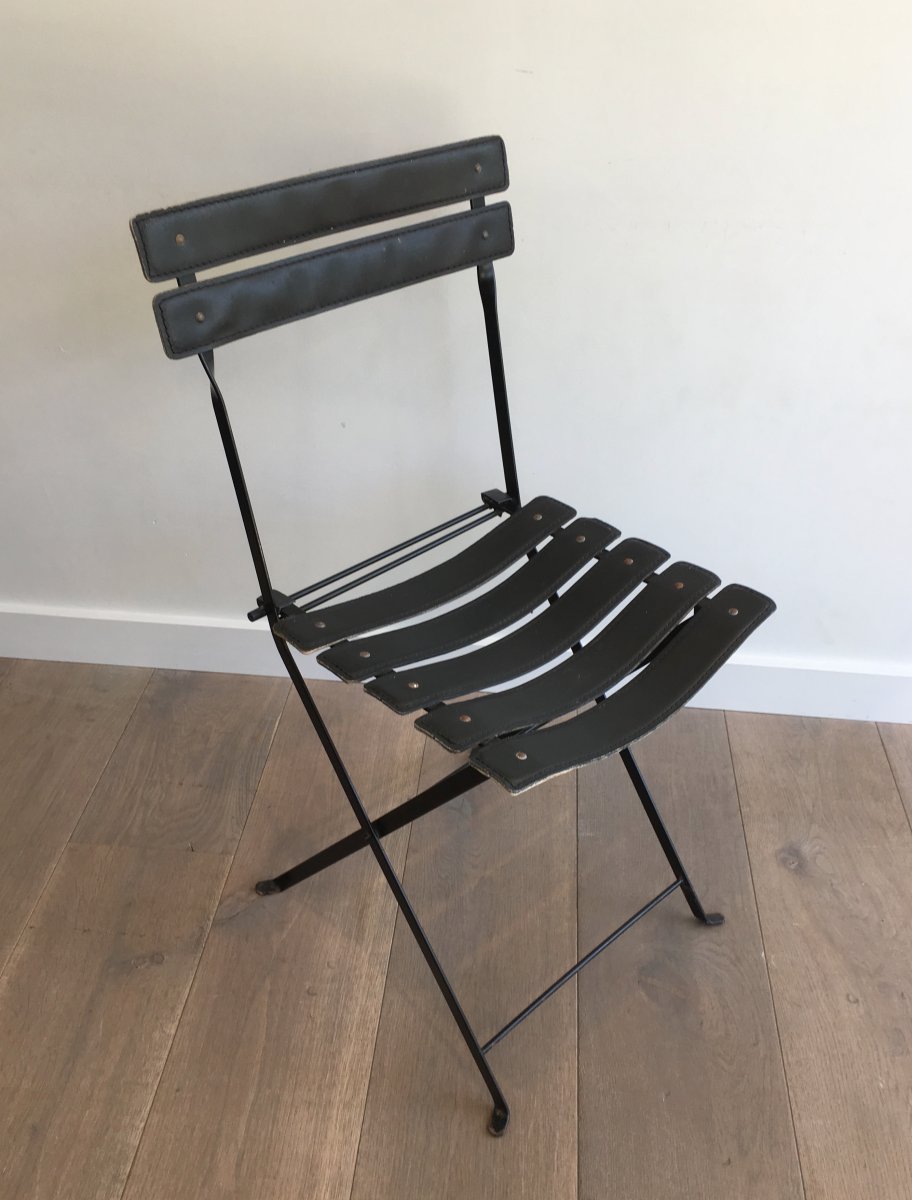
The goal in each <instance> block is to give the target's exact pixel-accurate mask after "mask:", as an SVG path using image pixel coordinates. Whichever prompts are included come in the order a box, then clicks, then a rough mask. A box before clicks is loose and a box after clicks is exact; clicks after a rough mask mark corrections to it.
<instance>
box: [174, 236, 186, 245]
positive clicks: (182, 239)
mask: <svg viewBox="0 0 912 1200" xmlns="http://www.w3.org/2000/svg"><path fill="white" fill-rule="evenodd" d="M174 240H175V241H176V242H177V244H178V246H183V244H184V242H185V241H186V240H187V239H186V238H185V237H184V235H183V234H182V233H178V234H175V236H174Z"/></svg>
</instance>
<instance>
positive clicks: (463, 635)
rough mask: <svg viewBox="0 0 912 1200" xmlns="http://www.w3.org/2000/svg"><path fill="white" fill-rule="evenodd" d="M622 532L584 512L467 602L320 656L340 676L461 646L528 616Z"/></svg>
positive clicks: (373, 671)
mask: <svg viewBox="0 0 912 1200" xmlns="http://www.w3.org/2000/svg"><path fill="white" fill-rule="evenodd" d="M618 536H619V531H618V530H617V529H614V528H612V526H611V525H606V524H605V522H604V521H597V520H594V519H593V518H592V517H582V518H581V519H580V520H578V521H574V522H573V524H572V525H568V526H567V528H566V529H559V530H558V531H557V533H556V534H555V535H554V537H553V538H552V540H551V541H550V542H548V543H547V544H546V545H545V546H543V547H542V548H541V550H540V551H539V552H538V554H536V555H535V556H534V557H533V558H532V559H530V560H529V562H527V563H526V564H525V566H522V567H520V568H519V569H518V570H517V571H515V572H514V573H513V574H512V575H511V576H510V577H509V578H508V579H505V580H504V581H503V582H502V583H500V584H498V585H497V587H494V588H492V589H491V590H490V591H488V592H485V593H484V595H482V596H479V597H477V598H476V599H475V600H471V601H470V602H469V603H468V604H464V605H462V606H461V607H460V608H456V609H453V610H452V611H450V612H446V613H442V614H441V615H440V616H439V617H431V618H430V620H426V621H422V622H421V623H420V624H417V625H407V626H406V627H405V628H404V629H393V630H391V631H390V632H389V633H380V634H374V635H368V636H367V637H365V638H360V639H358V640H356V641H351V642H339V643H338V644H337V645H335V646H333V647H331V649H329V650H324V651H323V653H322V654H321V655H320V656H319V657H318V659H317V662H318V663H320V664H321V666H324V667H327V668H328V669H329V670H330V671H332V672H334V674H336V675H338V676H339V678H340V679H347V680H354V679H369V678H370V677H371V676H372V675H379V674H381V673H382V672H383V671H389V670H390V669H391V668H393V667H398V666H401V665H403V664H404V663H410V662H421V661H422V660H423V659H426V658H434V657H435V656H437V655H439V654H448V653H449V652H450V651H452V650H460V649H461V648H462V647H463V646H468V645H470V644H471V643H472V642H478V641H481V639H482V638H486V637H489V636H490V635H491V634H492V633H497V632H498V631H499V630H501V629H505V628H506V627H507V626H508V625H512V624H513V623H514V622H516V621H518V620H520V618H521V617H526V616H528V615H529V613H531V612H532V611H533V610H534V609H536V608H537V607H538V606H539V605H540V604H543V603H544V601H545V600H547V599H548V597H549V596H551V595H553V594H554V592H556V591H557V589H558V588H560V587H563V585H564V584H565V583H566V582H567V580H568V579H571V578H572V577H573V576H574V575H575V574H576V573H577V571H579V570H581V569H582V568H583V567H584V566H585V564H586V563H587V562H588V561H589V560H590V559H592V558H594V557H595V555H596V554H598V553H599V551H600V550H604V548H605V547H606V546H607V545H608V544H609V542H613V541H614V540H615V538H616V537H618Z"/></svg>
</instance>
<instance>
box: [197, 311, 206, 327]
mask: <svg viewBox="0 0 912 1200" xmlns="http://www.w3.org/2000/svg"><path fill="white" fill-rule="evenodd" d="M196 319H197V321H199V323H200V324H201V325H202V323H203V321H205V319H206V314H205V313H204V312H198V313H197V314H196Z"/></svg>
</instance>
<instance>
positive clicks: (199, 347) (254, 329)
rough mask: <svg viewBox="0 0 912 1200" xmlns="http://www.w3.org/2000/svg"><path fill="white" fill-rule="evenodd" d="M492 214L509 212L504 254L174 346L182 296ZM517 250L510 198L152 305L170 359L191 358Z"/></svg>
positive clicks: (223, 278) (197, 287) (173, 293)
mask: <svg viewBox="0 0 912 1200" xmlns="http://www.w3.org/2000/svg"><path fill="white" fill-rule="evenodd" d="M492 213H493V214H500V213H503V214H505V216H506V218H507V232H508V235H509V236H508V245H509V249H507V250H505V251H503V253H501V254H496V255H492V254H491V253H490V251H489V252H488V253H487V254H485V253H479V254H478V255H477V256H474V255H473V256H472V257H471V258H469V259H467V260H466V261H465V262H462V263H459V264H458V265H457V266H454V267H444V268H442V269H441V270H436V271H430V272H424V273H422V274H417V275H413V276H410V277H409V278H407V279H403V280H399V281H397V282H396V283H393V284H390V285H389V286H387V287H382V288H378V289H377V290H375V291H369V292H364V293H362V294H361V295H358V296H353V297H352V298H351V299H350V300H339V301H335V302H334V303H332V304H321V305H318V306H316V307H311V308H309V309H307V308H305V309H301V310H299V311H298V312H296V313H294V314H293V315H292V316H289V317H286V318H284V319H283V320H280V321H273V320H270V321H264V322H261V323H259V324H257V325H253V326H250V327H249V328H246V329H243V330H241V331H240V332H238V333H233V334H230V335H226V336H225V337H221V338H218V339H216V340H213V341H208V342H199V343H198V344H194V345H193V346H191V347H190V349H187V350H182V349H176V348H175V346H174V342H173V340H172V337H171V330H170V329H169V327H168V318H167V316H166V314H165V307H166V306H167V305H168V304H169V303H170V302H172V301H174V300H176V299H177V298H178V297H180V298H183V297H185V296H188V295H198V294H202V295H207V294H208V293H210V292H211V291H212V290H213V289H215V288H218V287H219V286H221V285H223V284H225V283H232V282H234V281H235V280H239V279H252V278H254V277H256V276H257V275H267V274H272V273H279V272H281V271H283V270H287V269H288V268H289V267H291V266H294V265H297V264H298V263H303V262H315V261H316V260H317V259H320V258H325V257H328V256H330V255H341V254H344V253H345V252H346V251H348V250H352V249H355V248H357V247H359V246H363V245H366V244H375V243H378V242H381V241H384V240H388V239H390V238H394V237H400V238H401V237H402V236H403V234H408V233H412V232H414V231H418V230H425V229H432V228H434V227H435V226H439V225H451V224H456V223H457V222H460V221H470V220H474V221H475V222H479V221H481V220H483V219H484V217H485V216H490V215H491V214H492ZM515 249H516V239H515V236H514V233H513V216H512V212H511V210H510V205H509V204H508V203H507V202H506V201H503V202H502V203H500V204H491V205H489V206H488V207H486V208H485V209H483V210H477V209H476V210H471V211H469V212H461V213H456V214H454V215H453V216H449V217H438V218H437V219H436V220H434V221H421V222H419V223H418V224H416V225H407V226H405V227H404V228H402V229H396V230H392V231H390V232H389V233H379V234H374V235H373V236H371V237H366V238H358V239H356V240H355V241H352V242H343V243H342V244H341V245H338V246H328V247H327V248H326V249H325V250H313V251H310V252H309V253H307V254H297V255H295V256H294V257H292V258H284V259H282V260H281V262H277V263H267V264H265V265H264V266H261V267H248V268H247V270H245V271H234V272H232V273H231V274H228V275H219V276H218V277H217V278H216V279H207V280H203V281H202V282H200V283H192V284H189V285H188V286H187V287H183V288H180V289H176V288H175V289H172V290H170V291H167V292H159V293H158V294H157V295H156V296H155V297H154V298H153V300H152V307H153V311H154V313H155V319H156V323H157V325H158V328H159V333H160V334H161V339H162V344H163V345H164V348H165V353H166V354H167V356H168V357H169V358H188V357H190V356H191V355H193V354H199V353H201V352H202V351H204V350H214V349H216V348H218V347H219V346H226V345H229V344H230V343H231V342H235V341H238V340H239V339H240V338H244V337H250V336H252V335H253V334H255V333H259V332H260V331H261V330H264V329H278V328H280V327H281V326H282V325H288V324H290V323H291V322H292V321H299V320H302V319H303V318H305V317H309V316H315V315H316V314H317V313H321V312H331V311H332V310H333V309H334V308H343V307H344V306H345V305H346V304H355V303H357V302H358V301H360V300H369V299H372V298H374V297H376V296H384V295H386V294H387V293H388V292H396V291H398V290H399V289H400V288H403V287H410V286H411V285H412V284H414V283H423V282H425V281H426V280H428V279H439V278H442V277H443V276H444V275H452V274H454V273H455V272H456V271H464V270H467V269H468V268H469V267H473V266H478V264H479V263H483V262H490V261H492V260H493V259H494V258H505V257H507V256H508V255H510V254H512V253H513V251H514V250H515Z"/></svg>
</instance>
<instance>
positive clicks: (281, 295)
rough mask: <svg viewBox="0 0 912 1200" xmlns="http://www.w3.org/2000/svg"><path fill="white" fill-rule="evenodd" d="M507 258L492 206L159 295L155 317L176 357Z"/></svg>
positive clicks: (501, 218) (497, 208)
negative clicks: (440, 276) (497, 259)
mask: <svg viewBox="0 0 912 1200" xmlns="http://www.w3.org/2000/svg"><path fill="white" fill-rule="evenodd" d="M512 253H513V224H512V221H511V218H510V206H509V204H506V203H501V204H492V205H489V206H487V207H485V208H479V209H472V210H470V211H468V212H461V213H457V214H455V215H454V216H450V217H440V218H438V219H437V220H434V221H425V222H423V223H422V224H420V225H409V226H406V227H405V228H402V229H395V230H393V231H391V232H389V233H381V234H374V235H373V236H372V237H367V238H358V239H357V240H355V241H351V242H345V243H343V244H342V245H339V246H331V247H330V248H329V249H327V250H317V251H313V252H312V253H310V254H300V255H296V256H295V257H294V258H287V259H283V260H282V261H281V262H277V263H270V264H268V265H267V266H261V267H251V268H249V269H248V270H246V271H235V272H232V273H231V274H228V275H220V276H217V277H216V278H214V279H208V280H206V281H204V282H201V283H194V284H190V285H189V286H187V287H182V288H179V289H175V290H173V291H170V292H162V293H160V294H159V295H158V296H156V297H155V300H154V301H153V304H154V308H155V317H156V320H157V322H158V329H159V333H160V335H161V339H162V345H163V346H164V349H165V353H166V354H167V355H168V357H169V358H184V357H186V356H187V355H190V354H199V353H200V352H201V351H203V350H212V349H215V348H216V347H218V346H224V345H226V344H227V343H228V342H233V341H236V340H237V339H238V338H242V337H249V336H250V334H253V333H259V332H260V331H262V330H265V329H273V328H275V327H276V326H277V325H284V324H286V323H287V322H289V321H295V320H298V319H299V318H301V317H310V316H313V315H314V314H315V313H319V312H324V311H326V310H327V309H331V308H338V307H340V306H341V305H343V304H351V303H353V302H354V301H355V300H364V299H366V298H367V297H369V296H379V295H382V294H383V293H384V292H390V291H394V290H396V289H397V288H402V287H407V286H408V285H409V284H413V283H420V282H421V281H422V280H425V279H433V278H435V277H437V276H439V275H446V274H449V273H450V272H452V271H461V270H463V269H464V268H466V267H472V266H477V265H478V264H479V263H482V262H488V261H490V260H492V259H495V258H503V257H504V256H505V255H508V254H512Z"/></svg>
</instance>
